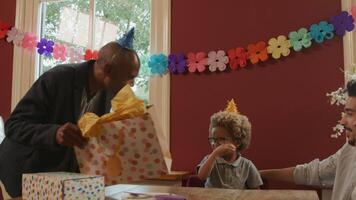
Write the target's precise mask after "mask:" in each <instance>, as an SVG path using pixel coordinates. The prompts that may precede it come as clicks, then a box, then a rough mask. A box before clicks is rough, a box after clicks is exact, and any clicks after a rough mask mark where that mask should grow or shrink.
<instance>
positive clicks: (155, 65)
mask: <svg viewBox="0 0 356 200" xmlns="http://www.w3.org/2000/svg"><path fill="white" fill-rule="evenodd" d="M167 66H168V58H167V56H165V55H164V54H158V55H152V56H151V57H150V59H149V61H148V67H149V68H150V69H151V73H152V74H153V75H163V74H165V73H166V72H167Z"/></svg>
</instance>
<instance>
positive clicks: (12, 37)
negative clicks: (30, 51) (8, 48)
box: [6, 27, 25, 46]
mask: <svg viewBox="0 0 356 200" xmlns="http://www.w3.org/2000/svg"><path fill="white" fill-rule="evenodd" d="M6 35H7V38H6V41H7V42H9V43H10V42H13V43H14V44H15V45H18V46H19V45H21V44H22V40H23V38H24V36H25V35H24V33H23V32H22V31H20V30H19V29H17V28H15V27H12V28H11V30H8V31H7V33H6Z"/></svg>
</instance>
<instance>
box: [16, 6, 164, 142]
mask: <svg viewBox="0 0 356 200" xmlns="http://www.w3.org/2000/svg"><path fill="white" fill-rule="evenodd" d="M50 1H58V0H16V20H15V27H17V28H19V29H20V30H22V31H24V32H32V33H34V34H36V35H38V34H39V32H40V31H39V25H38V24H39V23H38V19H39V15H40V7H39V6H40V3H42V2H50ZM93 7H94V1H93V0H91V2H90V8H93ZM91 10H93V9H91ZM170 18H171V0H164V1H162V0H151V19H152V20H151V44H150V47H151V49H150V51H151V53H164V54H166V55H168V53H169V52H170V42H171V39H170V36H171V20H170ZM93 29H94V27H93V25H92V24H89V30H93ZM91 33H93V31H91ZM93 34H94V33H93ZM93 34H91V35H90V36H89V37H93ZM91 41H92V40H91V38H89V46H88V47H89V48H91V46H92V45H93V44H92V43H91ZM37 65H38V60H36V56H35V53H28V52H25V51H24V50H23V48H21V47H18V46H14V58H13V76H12V100H11V110H13V109H14V108H15V106H16V104H17V103H18V101H19V100H20V99H21V98H22V97H23V96H24V95H25V93H26V92H27V90H28V89H29V88H30V87H31V85H32V84H33V82H34V81H35V77H36V70H37V68H36V66H37ZM149 99H150V103H151V104H152V105H154V106H155V110H156V113H157V118H158V121H159V122H160V123H161V124H160V125H161V127H162V131H163V133H164V134H165V136H166V141H167V142H166V144H167V145H168V146H170V142H169V141H170V137H169V136H170V112H169V111H170V76H169V74H167V75H164V76H162V77H153V78H151V80H150V85H149Z"/></svg>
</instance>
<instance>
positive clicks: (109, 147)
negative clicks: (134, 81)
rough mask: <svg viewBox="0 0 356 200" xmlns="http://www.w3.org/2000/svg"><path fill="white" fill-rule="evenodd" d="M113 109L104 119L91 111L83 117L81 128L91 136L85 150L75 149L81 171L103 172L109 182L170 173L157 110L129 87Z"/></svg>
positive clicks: (86, 134) (115, 102) (116, 98)
mask: <svg viewBox="0 0 356 200" xmlns="http://www.w3.org/2000/svg"><path fill="white" fill-rule="evenodd" d="M119 104H120V105H119ZM112 108H113V110H114V111H113V113H110V114H107V115H104V116H102V117H100V118H99V117H97V116H95V115H94V114H93V113H88V114H85V115H84V116H83V118H81V119H80V121H79V127H80V129H81V130H82V132H83V134H84V136H85V137H89V142H88V144H87V145H86V146H85V148H84V149H80V148H75V153H76V157H77V160H78V164H79V167H80V172H81V173H85V174H93V175H102V176H104V177H105V183H106V184H107V185H111V184H117V183H129V182H133V181H139V180H143V179H150V178H156V177H160V176H162V175H164V174H167V173H168V172H169V170H170V167H171V162H172V161H171V155H170V152H169V150H168V146H167V145H165V143H164V140H165V138H164V135H163V133H162V131H161V128H160V127H159V125H158V123H157V121H156V122H155V121H154V120H155V111H154V109H153V108H150V109H149V111H147V110H146V109H145V107H144V103H143V101H141V100H139V99H137V98H136V97H135V96H134V94H133V92H132V91H131V88H130V87H129V86H125V87H124V88H123V89H122V90H121V91H120V92H119V93H118V94H117V95H116V96H115V97H114V99H113V100H112ZM153 119H154V120H153Z"/></svg>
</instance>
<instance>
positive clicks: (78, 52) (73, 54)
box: [67, 47, 84, 63]
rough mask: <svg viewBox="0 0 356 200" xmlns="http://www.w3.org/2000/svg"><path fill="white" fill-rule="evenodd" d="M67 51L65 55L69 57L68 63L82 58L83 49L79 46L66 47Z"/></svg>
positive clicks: (76, 61)
mask: <svg viewBox="0 0 356 200" xmlns="http://www.w3.org/2000/svg"><path fill="white" fill-rule="evenodd" d="M67 52H68V56H67V57H69V62H70V63H79V62H81V61H83V59H84V55H83V50H82V49H80V48H73V47H71V48H69V49H68V51H67Z"/></svg>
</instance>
